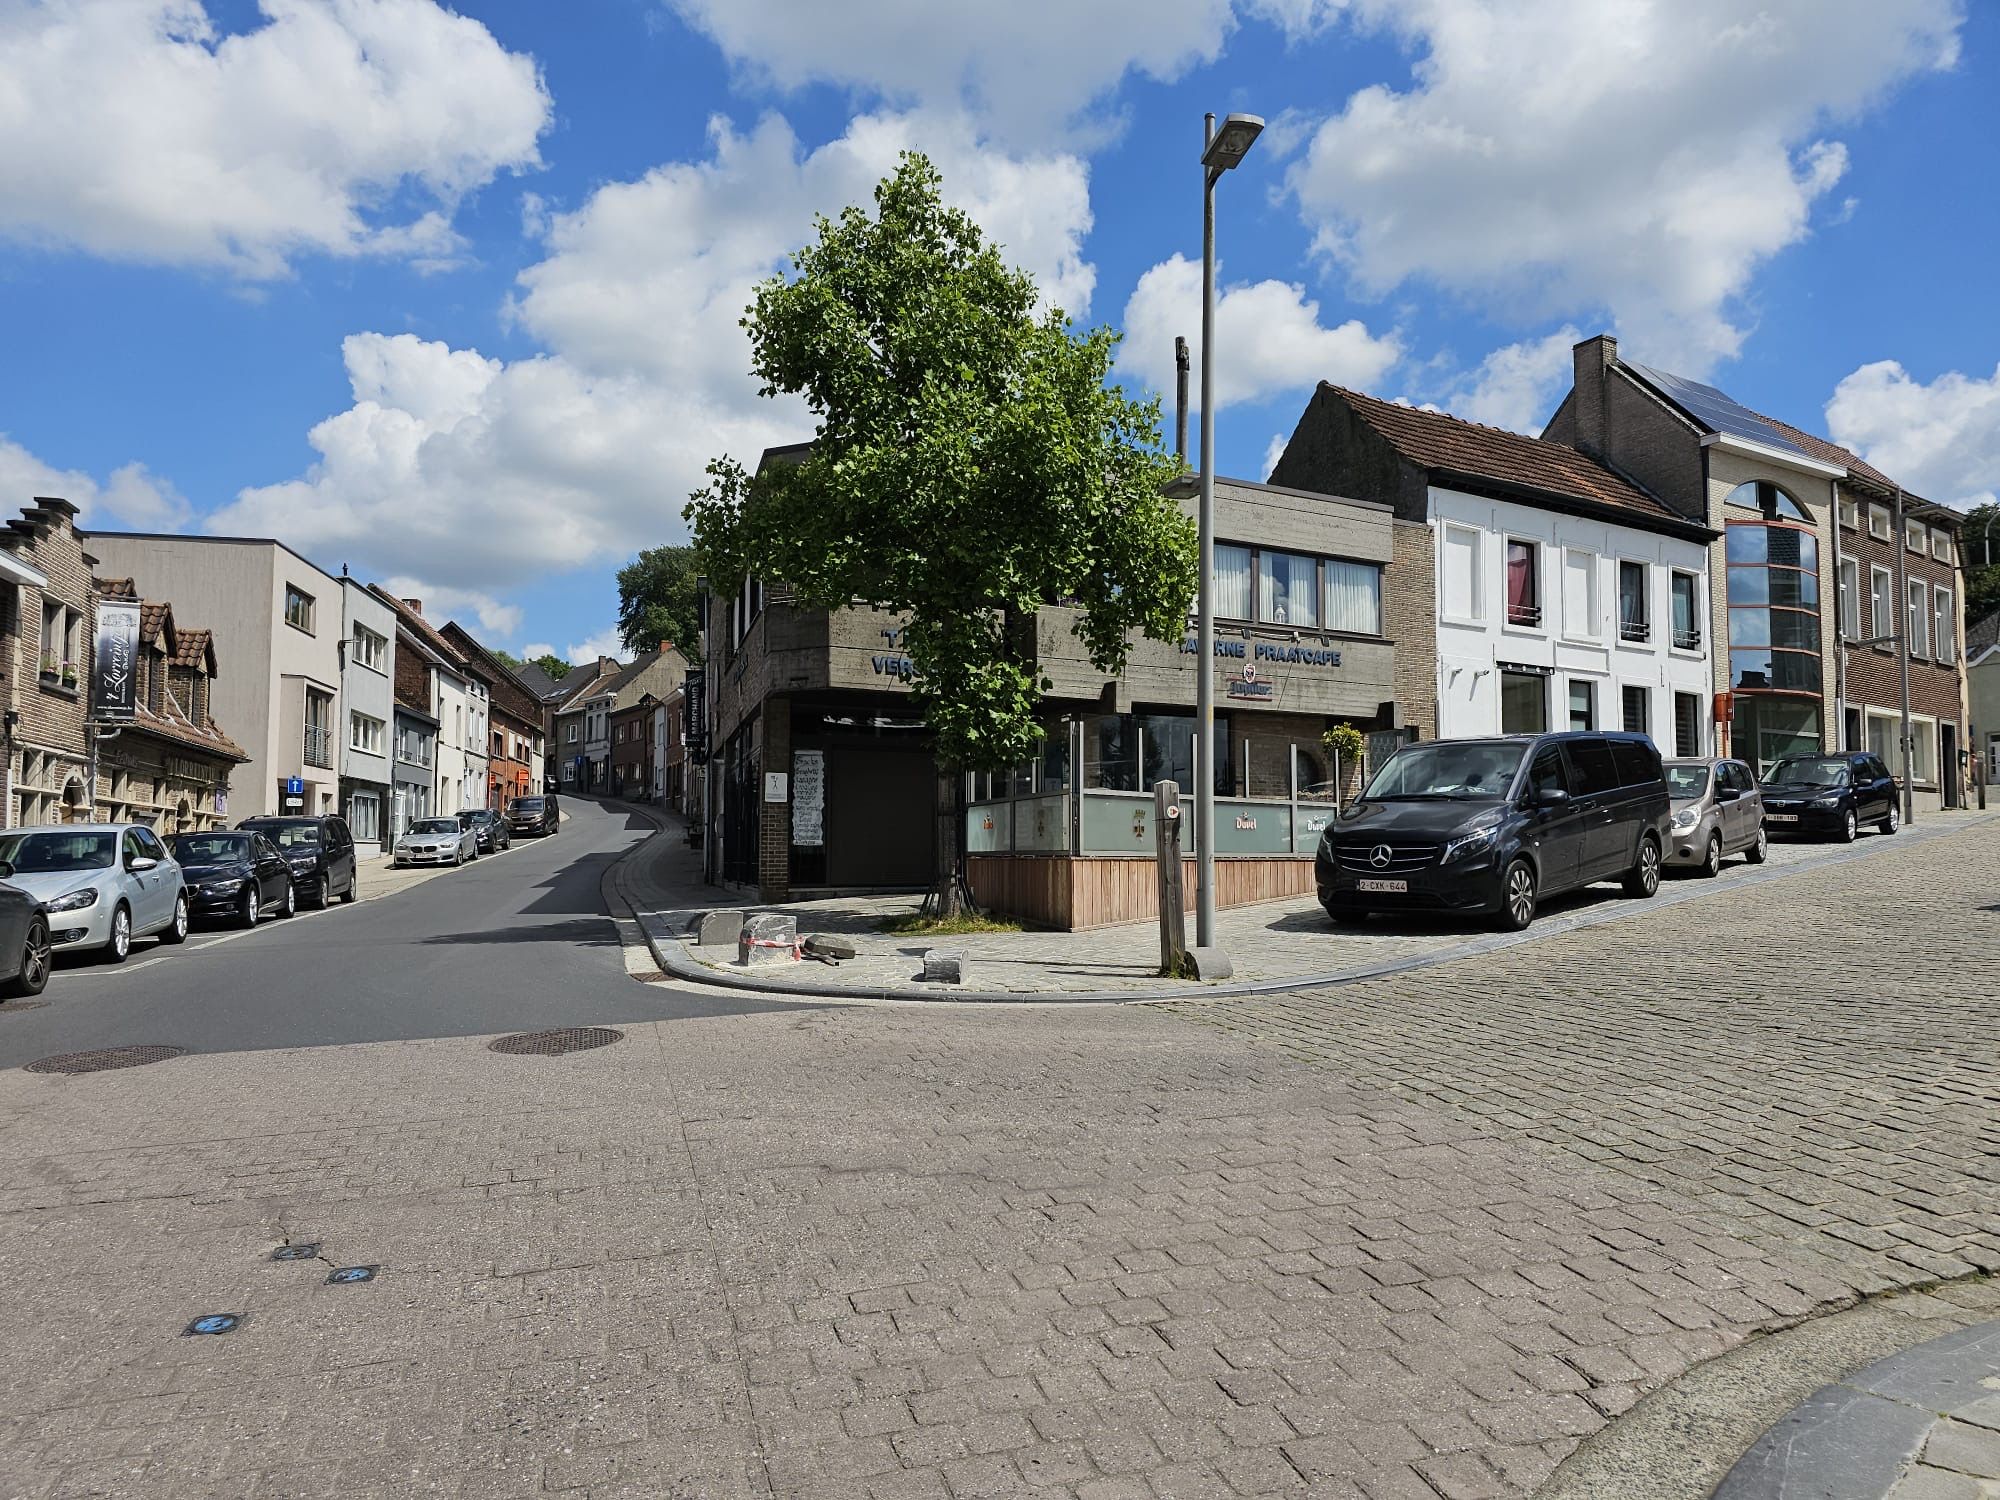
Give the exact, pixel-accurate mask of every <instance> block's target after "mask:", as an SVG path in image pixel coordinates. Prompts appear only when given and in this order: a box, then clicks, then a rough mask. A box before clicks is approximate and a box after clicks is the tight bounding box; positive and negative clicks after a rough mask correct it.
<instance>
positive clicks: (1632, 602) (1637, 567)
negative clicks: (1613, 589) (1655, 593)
mask: <svg viewBox="0 0 2000 1500" xmlns="http://www.w3.org/2000/svg"><path fill="white" fill-rule="evenodd" d="M1651 573H1652V570H1651V569H1650V568H1648V567H1647V566H1646V565H1645V564H1644V563H1642V562H1634V561H1633V560H1632V559H1631V558H1624V557H1621V558H1620V559H1619V560H1618V639H1620V640H1621V641H1643V640H1647V639H1649V638H1650V637H1651V636H1652V633H1653V620H1652V614H1653V612H1652V608H1651V603H1652V601H1651V599H1650V597H1649V595H1650V594H1651V591H1652V586H1653V585H1652V579H1651Z"/></svg>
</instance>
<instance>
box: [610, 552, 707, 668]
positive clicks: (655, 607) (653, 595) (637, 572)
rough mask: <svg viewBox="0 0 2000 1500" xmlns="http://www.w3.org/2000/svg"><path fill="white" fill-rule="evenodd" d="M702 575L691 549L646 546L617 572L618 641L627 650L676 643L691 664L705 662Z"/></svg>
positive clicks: (655, 647) (648, 648) (652, 647)
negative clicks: (698, 585) (698, 582)
mask: <svg viewBox="0 0 2000 1500" xmlns="http://www.w3.org/2000/svg"><path fill="white" fill-rule="evenodd" d="M700 573H701V567H700V564H699V563H697V562H696V560H695V549H694V548H692V547H648V548H647V549H646V550H645V551H643V552H641V553H640V554H639V555H638V556H637V557H635V558H633V559H632V561H631V562H629V563H627V564H626V565H625V566H624V567H622V568H620V569H619V570H618V638H619V640H621V641H622V642H623V643H624V645H625V649H626V650H627V651H632V652H639V651H652V650H655V649H657V648H658V646H659V644H660V642H661V641H672V642H673V643H674V645H675V646H676V647H678V648H679V649H680V653H681V655H683V656H685V657H686V658H687V659H688V660H689V661H691V662H699V661H700V660H701V611H700V609H699V608H698V607H697V601H698V590H697V589H696V587H695V579H696V578H697V577H698V576H699V575H700Z"/></svg>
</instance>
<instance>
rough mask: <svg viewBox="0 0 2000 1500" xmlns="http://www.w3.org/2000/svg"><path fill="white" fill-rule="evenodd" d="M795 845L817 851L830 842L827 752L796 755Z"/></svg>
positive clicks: (793, 807) (793, 799)
mask: <svg viewBox="0 0 2000 1500" xmlns="http://www.w3.org/2000/svg"><path fill="white" fill-rule="evenodd" d="M792 842H793V844H795V845H798V846H800V847H802V848H807V849H816V848H818V847H819V846H820V845H822V844H824V843H825V842H826V752H825V751H824V750H795V751H793V752H792Z"/></svg>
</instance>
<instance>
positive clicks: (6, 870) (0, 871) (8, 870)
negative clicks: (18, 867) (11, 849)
mask: <svg viewBox="0 0 2000 1500" xmlns="http://www.w3.org/2000/svg"><path fill="white" fill-rule="evenodd" d="M13 878H14V867H13V866H12V865H10V864H8V863H7V861H6V860H4V859H0V880H12V879H13Z"/></svg>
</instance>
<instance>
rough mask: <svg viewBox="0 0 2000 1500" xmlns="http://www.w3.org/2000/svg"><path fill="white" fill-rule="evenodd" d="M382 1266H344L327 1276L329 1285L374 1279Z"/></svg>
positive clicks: (349, 1283)
mask: <svg viewBox="0 0 2000 1500" xmlns="http://www.w3.org/2000/svg"><path fill="white" fill-rule="evenodd" d="M381 1269H382V1268H381V1267H380V1266H342V1267H341V1268H340V1269H339V1270H337V1271H334V1272H332V1273H331V1274H330V1275H328V1277H327V1278H326V1284H327V1285H328V1286H352V1285H353V1284H354V1283H355V1282H357V1281H373V1280H374V1279H375V1273H376V1272H377V1271H379V1270H381Z"/></svg>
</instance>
